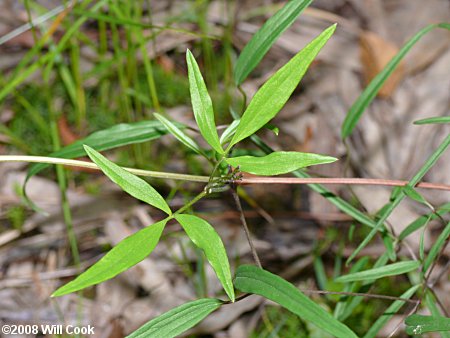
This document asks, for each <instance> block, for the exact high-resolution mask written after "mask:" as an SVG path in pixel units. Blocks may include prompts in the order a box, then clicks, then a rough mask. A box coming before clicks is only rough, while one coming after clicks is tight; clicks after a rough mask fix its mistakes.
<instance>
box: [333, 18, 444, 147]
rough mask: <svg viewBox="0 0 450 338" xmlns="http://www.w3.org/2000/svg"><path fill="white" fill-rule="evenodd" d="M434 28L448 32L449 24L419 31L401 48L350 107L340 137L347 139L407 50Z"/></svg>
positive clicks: (428, 27) (435, 25)
mask: <svg viewBox="0 0 450 338" xmlns="http://www.w3.org/2000/svg"><path fill="white" fill-rule="evenodd" d="M435 28H444V29H448V30H450V24H447V23H441V24H432V25H429V26H427V27H425V28H424V29H422V30H421V31H419V32H418V33H417V34H416V35H414V36H413V37H412V38H411V39H410V40H409V41H408V42H407V43H406V44H405V45H404V46H403V47H402V49H400V51H399V52H398V53H397V55H395V56H394V57H393V58H392V60H391V61H389V63H388V64H387V65H386V67H384V69H383V70H382V71H381V72H380V73H379V74H378V75H377V76H375V77H374V78H373V80H372V81H371V82H370V84H369V85H368V86H367V88H366V89H365V90H364V91H363V92H362V94H361V95H360V96H359V97H358V98H357V99H356V101H355V103H353V105H352V106H351V108H350V110H349V111H348V114H347V116H346V117H345V120H344V123H343V124H342V130H341V135H342V138H343V139H345V138H346V137H348V136H349V135H350V134H351V133H352V132H353V129H354V128H355V126H356V124H357V123H358V121H359V119H360V118H361V116H362V114H363V113H364V111H365V110H366V108H367V107H368V106H369V104H370V103H371V102H372V101H373V99H374V98H375V96H376V95H377V93H378V92H379V90H380V89H381V87H382V86H383V84H384V82H385V81H386V80H387V78H388V77H389V76H390V75H391V74H392V72H393V71H394V70H395V69H396V68H397V66H398V65H399V63H400V62H401V61H402V59H403V58H404V57H405V55H406V54H407V53H408V52H409V50H410V49H411V48H412V47H413V46H414V45H415V44H416V43H417V42H418V41H419V40H420V39H421V38H422V37H423V36H424V35H426V34H427V33H428V32H430V31H432V30H433V29H435Z"/></svg>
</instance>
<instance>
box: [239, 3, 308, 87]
mask: <svg viewBox="0 0 450 338" xmlns="http://www.w3.org/2000/svg"><path fill="white" fill-rule="evenodd" d="M311 2H312V0H293V1H288V2H287V3H286V5H285V6H284V7H283V8H281V9H280V10H279V11H278V12H276V13H275V14H274V15H273V16H272V17H271V18H270V19H269V20H267V21H266V22H265V23H264V25H263V26H262V27H261V28H260V29H259V30H258V31H257V32H256V33H255V35H253V37H252V39H251V40H250V41H249V42H248V43H247V45H246V46H245V47H244V49H243V50H242V52H241V54H240V55H239V58H238V60H237V61H236V65H235V67H234V81H235V83H236V85H240V84H241V83H242V82H244V80H245V79H246V78H247V76H248V74H250V73H251V72H252V70H253V69H254V68H255V67H256V66H257V65H258V64H259V62H260V61H261V60H262V58H263V57H264V55H266V53H267V52H268V51H269V49H270V47H271V46H272V45H273V44H274V43H275V41H276V40H277V39H278V37H279V36H280V35H281V34H283V32H284V31H285V30H286V29H288V28H289V26H291V25H292V24H293V23H294V22H295V20H296V19H297V17H298V16H299V15H300V13H301V12H303V10H304V9H305V8H306V7H308V6H309V5H310V4H311Z"/></svg>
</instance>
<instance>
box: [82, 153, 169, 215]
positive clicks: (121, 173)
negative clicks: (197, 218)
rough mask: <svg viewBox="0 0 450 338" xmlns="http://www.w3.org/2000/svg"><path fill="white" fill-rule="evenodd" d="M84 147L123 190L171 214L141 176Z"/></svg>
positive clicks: (165, 203)
mask: <svg viewBox="0 0 450 338" xmlns="http://www.w3.org/2000/svg"><path fill="white" fill-rule="evenodd" d="M84 149H85V150H86V153H87V154H88V155H89V157H90V158H91V160H92V161H93V162H94V163H95V164H97V165H98V166H99V168H100V169H101V170H102V171H103V172H104V173H105V175H106V176H108V177H109V178H110V179H111V181H113V182H114V183H116V184H117V185H118V186H119V187H121V188H122V189H123V190H124V191H125V192H127V193H129V194H130V195H131V196H133V197H135V198H137V199H138V200H141V201H143V202H145V203H148V204H150V205H153V206H154V207H156V208H158V209H161V210H162V211H164V212H166V213H167V214H169V215H171V214H172V211H171V210H170V208H169V206H168V205H167V202H166V201H165V200H164V198H162V196H161V195H160V194H159V193H158V192H157V191H156V190H155V189H154V188H153V187H152V186H151V185H150V184H148V183H147V182H146V181H144V180H143V179H142V178H139V177H137V176H135V175H133V174H131V173H130V172H128V171H126V170H125V169H123V168H122V167H119V166H118V165H117V164H115V163H113V162H111V161H110V160H108V159H107V158H106V157H104V156H103V155H101V154H100V153H98V152H97V151H95V150H94V149H92V148H91V147H89V146H86V145H85V146H84Z"/></svg>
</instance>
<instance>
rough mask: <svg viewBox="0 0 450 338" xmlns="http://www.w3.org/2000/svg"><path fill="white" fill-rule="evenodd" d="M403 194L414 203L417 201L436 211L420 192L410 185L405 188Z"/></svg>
mask: <svg viewBox="0 0 450 338" xmlns="http://www.w3.org/2000/svg"><path fill="white" fill-rule="evenodd" d="M403 192H404V193H405V195H406V196H408V197H409V198H411V199H412V200H413V201H416V202H418V203H421V204H424V205H426V206H427V207H428V208H430V209H431V210H434V208H433V206H432V205H431V204H430V203H429V202H428V201H427V200H426V199H425V197H423V196H422V195H421V194H420V193H419V192H417V191H416V190H415V189H414V188H413V187H411V186H410V185H406V186H404V187H403Z"/></svg>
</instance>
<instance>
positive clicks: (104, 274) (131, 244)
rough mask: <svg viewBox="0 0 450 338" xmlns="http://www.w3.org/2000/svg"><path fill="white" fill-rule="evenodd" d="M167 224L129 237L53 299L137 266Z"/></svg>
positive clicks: (152, 247)
mask: <svg viewBox="0 0 450 338" xmlns="http://www.w3.org/2000/svg"><path fill="white" fill-rule="evenodd" d="M166 223H167V219H165V220H162V221H160V222H157V223H155V224H153V225H150V226H148V227H146V228H144V229H141V230H139V231H138V232H136V233H134V234H133V235H131V236H128V237H127V238H125V239H124V240H123V241H121V242H120V243H119V244H117V245H116V246H115V247H114V248H112V249H111V250H110V251H109V252H108V253H107V254H106V255H105V256H103V257H102V258H101V259H100V260H99V261H98V262H97V263H95V264H94V265H93V266H91V267H90V268H89V269H87V270H86V271H85V272H83V273H82V274H81V275H79V276H78V277H77V278H75V279H74V280H73V281H71V282H69V283H67V284H66V285H64V286H62V287H60V288H59V289H58V290H56V291H55V292H54V293H53V294H52V297H58V296H62V295H65V294H68V293H71V292H75V291H78V290H82V289H84V288H87V287H88V286H92V285H95V284H98V283H101V282H104V281H105V280H108V279H111V278H113V277H115V276H117V275H118V274H119V273H121V272H123V271H125V270H127V269H129V268H131V267H132V266H134V265H136V264H137V263H139V262H140V261H142V260H143V259H144V258H146V257H147V256H148V255H149V254H150V253H151V252H152V251H153V249H154V248H155V247H156V244H158V241H159V238H160V237H161V233H162V231H163V230H164V226H165V225H166Z"/></svg>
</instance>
